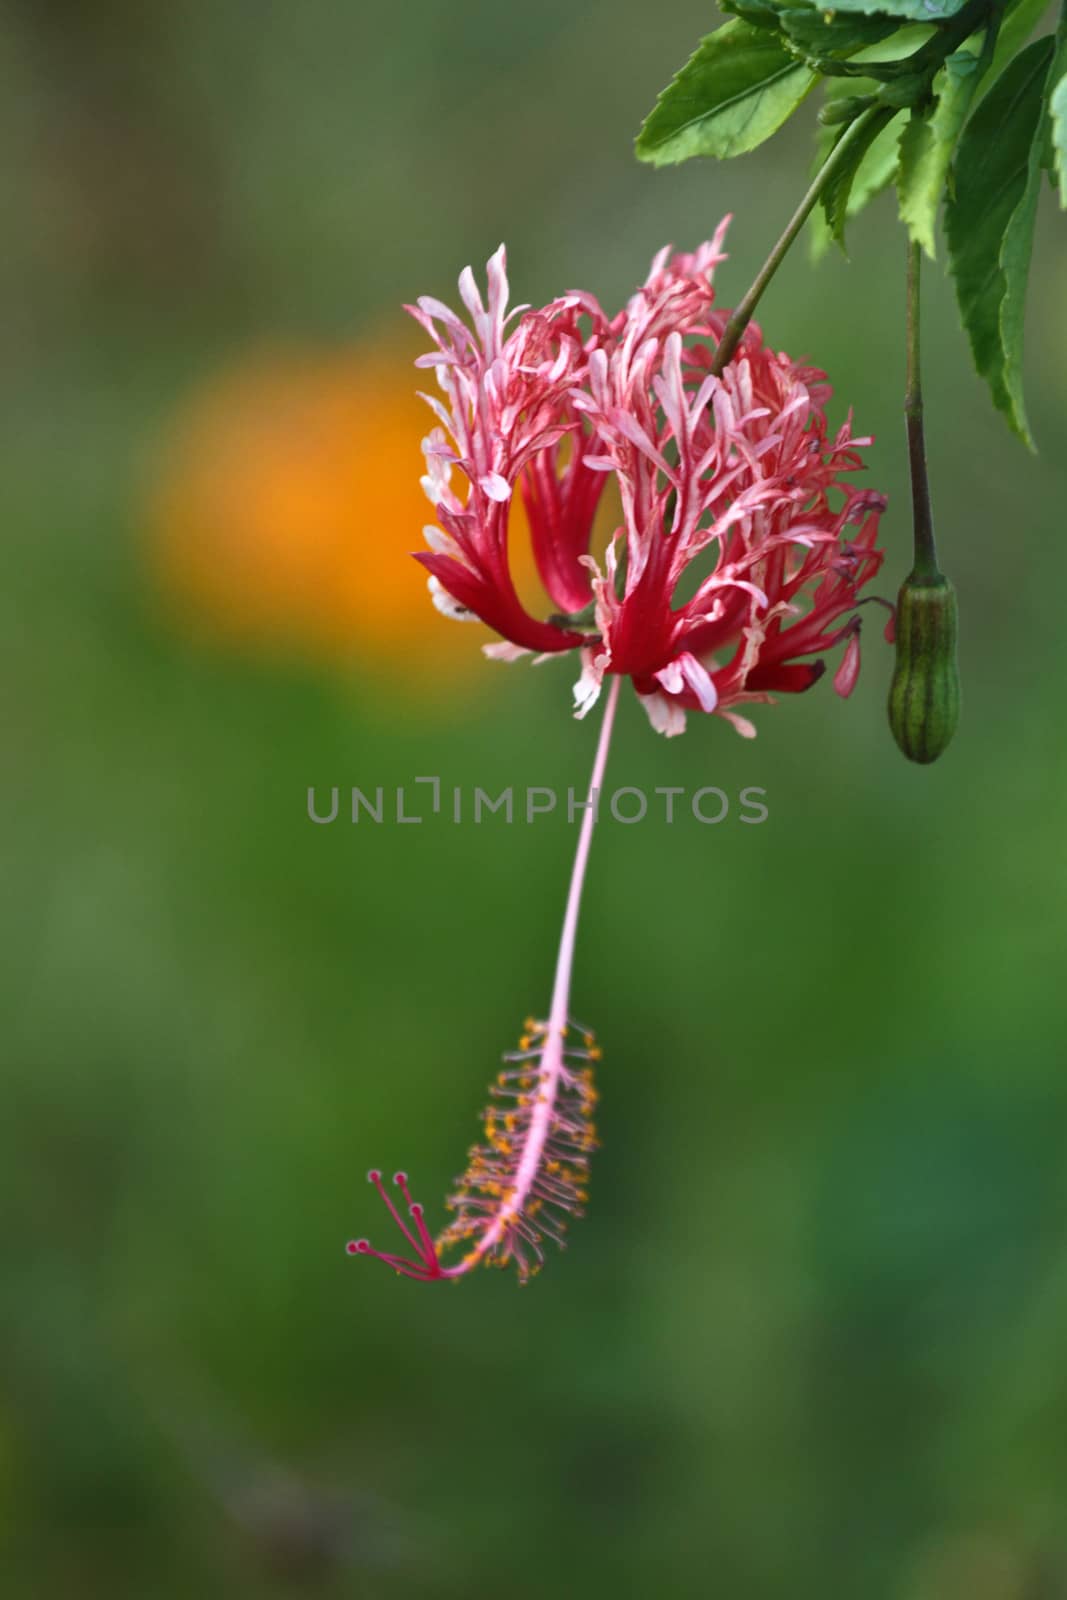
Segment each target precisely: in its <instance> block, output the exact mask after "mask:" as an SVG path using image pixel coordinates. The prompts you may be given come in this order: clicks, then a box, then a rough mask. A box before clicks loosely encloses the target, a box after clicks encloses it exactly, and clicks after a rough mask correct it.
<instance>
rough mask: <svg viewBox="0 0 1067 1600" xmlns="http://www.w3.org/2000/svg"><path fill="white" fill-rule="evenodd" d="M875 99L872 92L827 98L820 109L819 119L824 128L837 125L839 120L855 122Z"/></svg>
mask: <svg viewBox="0 0 1067 1600" xmlns="http://www.w3.org/2000/svg"><path fill="white" fill-rule="evenodd" d="M873 99H874V96H873V95H870V94H850V95H845V96H843V97H842V98H841V99H839V100H827V101H826V103H825V105H823V106H821V107H820V109H819V118H818V120H819V121H820V122H821V123H822V125H823V127H824V128H832V127H835V126H836V124H837V123H839V122H853V121H855V119H856V118H857V117H858V116H859V114H860V112H861V111H866V109H867V107H868V106H869V105H870V104H871V103H872V101H873Z"/></svg>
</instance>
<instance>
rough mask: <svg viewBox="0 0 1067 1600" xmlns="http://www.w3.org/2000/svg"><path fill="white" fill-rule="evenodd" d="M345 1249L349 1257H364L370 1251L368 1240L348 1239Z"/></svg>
mask: <svg viewBox="0 0 1067 1600" xmlns="http://www.w3.org/2000/svg"><path fill="white" fill-rule="evenodd" d="M345 1249H346V1250H347V1251H348V1253H349V1255H350V1256H365V1255H366V1254H367V1251H368V1250H369V1249H370V1240H369V1239H349V1241H348V1243H347V1244H346V1245H345Z"/></svg>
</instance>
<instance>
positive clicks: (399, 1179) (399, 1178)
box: [393, 1172, 408, 1186]
mask: <svg viewBox="0 0 1067 1600" xmlns="http://www.w3.org/2000/svg"><path fill="white" fill-rule="evenodd" d="M407 1181H408V1175H407V1173H406V1172H394V1173H393V1182H394V1183H395V1184H398V1185H400V1186H403V1185H404V1184H405V1183H407Z"/></svg>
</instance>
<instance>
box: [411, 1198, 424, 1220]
mask: <svg viewBox="0 0 1067 1600" xmlns="http://www.w3.org/2000/svg"><path fill="white" fill-rule="evenodd" d="M408 1210H409V1211H410V1212H411V1215H412V1216H413V1217H421V1216H422V1206H421V1205H420V1204H419V1202H418V1201H417V1200H413V1201H412V1203H411V1205H410V1206H409V1207H408Z"/></svg>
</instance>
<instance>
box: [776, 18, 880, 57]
mask: <svg viewBox="0 0 1067 1600" xmlns="http://www.w3.org/2000/svg"><path fill="white" fill-rule="evenodd" d="M779 26H780V27H781V30H782V32H783V33H784V34H785V35H786V36H787V38H790V39H792V40H793V42H794V44H797V45H799V46H800V48H801V49H802V50H806V51H807V52H808V53H809V54H811V55H816V56H832V55H837V54H840V55H852V54H853V53H854V52H855V51H856V50H860V49H862V48H863V47H864V46H865V45H873V44H879V43H880V42H881V41H882V40H883V39H887V38H888V37H889V35H890V34H891V33H895V32H896V30H897V29H898V28H899V27H900V22H899V20H898V19H897V18H895V17H885V16H864V15H862V14H861V13H859V12H854V13H852V14H845V15H844V16H839V15H838V14H837V12H836V11H822V10H816V9H814V8H813V7H811V6H783V7H782V9H781V11H780V12H779Z"/></svg>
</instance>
